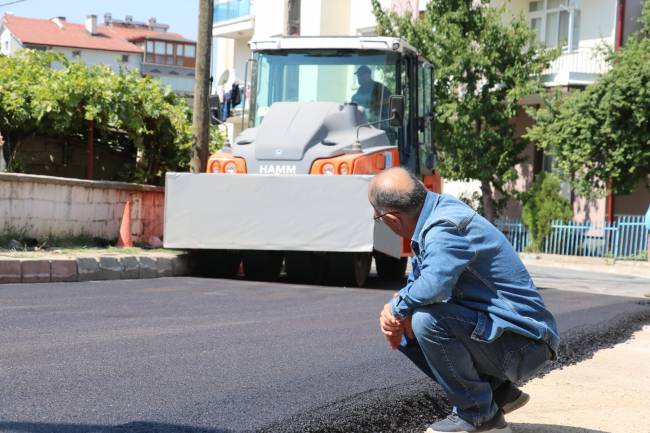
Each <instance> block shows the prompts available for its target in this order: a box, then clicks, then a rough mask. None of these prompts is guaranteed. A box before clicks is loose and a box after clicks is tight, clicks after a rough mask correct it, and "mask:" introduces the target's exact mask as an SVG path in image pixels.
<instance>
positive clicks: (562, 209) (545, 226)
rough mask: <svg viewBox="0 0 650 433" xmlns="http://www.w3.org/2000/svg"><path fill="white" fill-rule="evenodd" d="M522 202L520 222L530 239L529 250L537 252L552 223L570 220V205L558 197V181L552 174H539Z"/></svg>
mask: <svg viewBox="0 0 650 433" xmlns="http://www.w3.org/2000/svg"><path fill="white" fill-rule="evenodd" d="M523 201H524V206H523V211H522V220H523V223H524V225H525V226H526V228H528V233H530V236H531V238H532V242H531V245H530V249H531V250H533V251H535V252H539V251H541V249H542V246H543V243H544V239H546V237H547V236H548V235H549V234H550V233H551V224H552V223H553V221H554V220H563V221H567V220H569V219H571V217H572V216H573V211H572V210H571V204H570V203H569V200H567V199H566V198H564V197H562V196H561V195H560V179H559V178H558V177H557V176H556V175H555V174H552V173H542V174H540V176H539V177H538V178H537V180H536V181H535V183H533V185H532V186H531V188H530V189H529V190H528V191H526V193H524V195H523Z"/></svg>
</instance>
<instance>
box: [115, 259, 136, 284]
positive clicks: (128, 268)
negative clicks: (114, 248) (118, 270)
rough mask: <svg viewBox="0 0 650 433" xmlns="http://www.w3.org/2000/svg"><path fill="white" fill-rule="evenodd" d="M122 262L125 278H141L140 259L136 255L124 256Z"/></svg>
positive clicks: (123, 276) (122, 276) (123, 277)
mask: <svg viewBox="0 0 650 433" xmlns="http://www.w3.org/2000/svg"><path fill="white" fill-rule="evenodd" d="M120 263H121V264H122V275H121V278H122V279H123V280H135V279H138V278H140V260H138V258H137V257H135V256H124V257H122V258H120Z"/></svg>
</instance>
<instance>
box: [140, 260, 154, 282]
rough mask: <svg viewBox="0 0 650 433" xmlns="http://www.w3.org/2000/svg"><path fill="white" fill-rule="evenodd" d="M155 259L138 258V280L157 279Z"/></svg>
mask: <svg viewBox="0 0 650 433" xmlns="http://www.w3.org/2000/svg"><path fill="white" fill-rule="evenodd" d="M156 262H157V260H156V257H150V256H142V257H140V278H158V265H157V263H156Z"/></svg>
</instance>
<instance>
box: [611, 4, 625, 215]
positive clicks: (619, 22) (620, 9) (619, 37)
mask: <svg viewBox="0 0 650 433" xmlns="http://www.w3.org/2000/svg"><path fill="white" fill-rule="evenodd" d="M624 22H625V0H618V4H617V11H616V40H615V41H614V50H616V51H618V50H620V49H621V47H622V46H623V23H624ZM607 188H608V192H607V221H609V222H610V223H612V222H614V180H613V179H612V178H611V177H610V178H609V180H608V182H607Z"/></svg>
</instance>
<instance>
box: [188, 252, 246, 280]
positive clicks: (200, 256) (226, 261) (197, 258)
mask: <svg viewBox="0 0 650 433" xmlns="http://www.w3.org/2000/svg"><path fill="white" fill-rule="evenodd" d="M189 264H190V270H191V272H192V275H198V276H201V277H212V278H232V277H234V276H235V275H237V272H239V265H240V264H241V254H240V253H239V251H230V250H191V251H189Z"/></svg>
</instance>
